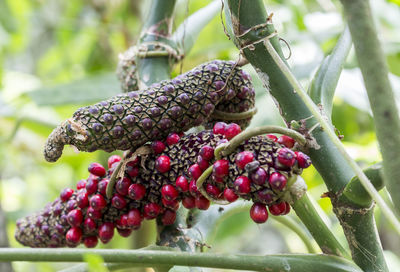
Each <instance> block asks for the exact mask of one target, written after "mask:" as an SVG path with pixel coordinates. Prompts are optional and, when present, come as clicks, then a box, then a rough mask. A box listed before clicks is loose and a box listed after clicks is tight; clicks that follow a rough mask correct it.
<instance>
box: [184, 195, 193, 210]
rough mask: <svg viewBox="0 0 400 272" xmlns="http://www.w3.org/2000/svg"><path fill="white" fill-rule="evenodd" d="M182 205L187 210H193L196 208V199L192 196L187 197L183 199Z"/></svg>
mask: <svg viewBox="0 0 400 272" xmlns="http://www.w3.org/2000/svg"><path fill="white" fill-rule="evenodd" d="M182 205H183V207H185V208H186V209H193V208H194V207H196V203H195V199H194V197H192V196H186V197H184V198H183V199H182Z"/></svg>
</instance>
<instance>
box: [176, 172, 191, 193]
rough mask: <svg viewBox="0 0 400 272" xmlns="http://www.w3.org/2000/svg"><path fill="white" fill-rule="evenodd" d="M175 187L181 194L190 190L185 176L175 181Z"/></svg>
mask: <svg viewBox="0 0 400 272" xmlns="http://www.w3.org/2000/svg"><path fill="white" fill-rule="evenodd" d="M175 185H176V188H178V189H179V190H180V191H181V192H187V191H188V190H189V182H188V180H187V179H186V178H185V177H184V176H179V177H178V178H177V179H176V181H175Z"/></svg>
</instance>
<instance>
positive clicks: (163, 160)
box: [156, 155, 171, 173]
mask: <svg viewBox="0 0 400 272" xmlns="http://www.w3.org/2000/svg"><path fill="white" fill-rule="evenodd" d="M170 168H171V159H170V158H169V157H168V156H165V155H162V156H160V157H158V158H157V159H156V169H157V170H158V171H159V172H160V173H166V172H168V171H169V169H170Z"/></svg>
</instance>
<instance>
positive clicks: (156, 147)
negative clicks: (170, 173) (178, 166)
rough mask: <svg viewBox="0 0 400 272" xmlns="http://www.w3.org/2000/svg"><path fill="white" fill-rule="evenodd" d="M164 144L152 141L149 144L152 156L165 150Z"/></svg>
mask: <svg viewBox="0 0 400 272" xmlns="http://www.w3.org/2000/svg"><path fill="white" fill-rule="evenodd" d="M165 147H166V146H165V144H164V143H163V142H161V141H154V142H152V143H151V148H152V149H153V152H154V154H160V153H162V152H163V151H164V150H165Z"/></svg>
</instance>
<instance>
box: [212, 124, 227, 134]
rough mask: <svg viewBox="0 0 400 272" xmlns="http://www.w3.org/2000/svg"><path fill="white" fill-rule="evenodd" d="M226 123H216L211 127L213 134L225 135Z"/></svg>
mask: <svg viewBox="0 0 400 272" xmlns="http://www.w3.org/2000/svg"><path fill="white" fill-rule="evenodd" d="M226 126H227V125H226V123H224V122H217V123H216V124H215V125H214V127H213V133H214V134H222V135H224V134H225V128H226Z"/></svg>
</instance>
